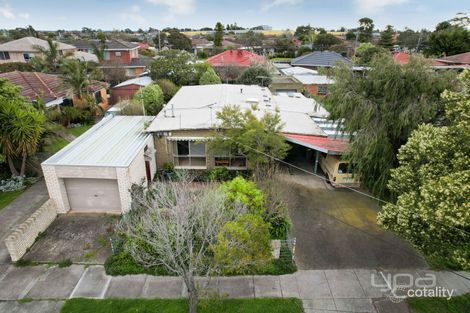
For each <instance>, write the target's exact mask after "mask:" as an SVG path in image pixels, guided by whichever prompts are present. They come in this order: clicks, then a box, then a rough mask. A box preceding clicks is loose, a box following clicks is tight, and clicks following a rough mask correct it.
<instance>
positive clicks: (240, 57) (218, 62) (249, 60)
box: [207, 49, 267, 68]
mask: <svg viewBox="0 0 470 313" xmlns="http://www.w3.org/2000/svg"><path fill="white" fill-rule="evenodd" d="M207 62H208V63H210V64H212V66H213V67H216V68H217V67H224V66H236V67H241V68H248V67H250V66H253V65H257V64H262V65H264V64H266V63H267V61H266V59H265V58H264V57H263V56H261V55H258V54H255V53H253V52H250V51H248V50H242V49H239V50H227V51H224V52H222V53H219V54H216V55H214V56H212V57H210V58H208V59H207Z"/></svg>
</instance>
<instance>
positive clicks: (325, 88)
mask: <svg viewBox="0 0 470 313" xmlns="http://www.w3.org/2000/svg"><path fill="white" fill-rule="evenodd" d="M327 93H328V86H327V85H320V86H318V94H319V95H326V94H327Z"/></svg>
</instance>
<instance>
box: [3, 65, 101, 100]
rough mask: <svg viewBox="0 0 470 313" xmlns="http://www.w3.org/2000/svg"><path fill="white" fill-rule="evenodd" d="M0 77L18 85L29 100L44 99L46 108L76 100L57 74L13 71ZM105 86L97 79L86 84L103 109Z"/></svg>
mask: <svg viewBox="0 0 470 313" xmlns="http://www.w3.org/2000/svg"><path fill="white" fill-rule="evenodd" d="M0 78H6V79H8V80H9V81H10V82H11V83H12V84H14V85H16V86H20V87H21V95H22V96H24V97H26V98H28V99H29V100H30V101H31V102H37V101H39V100H42V101H44V104H45V106H46V108H49V107H53V106H56V105H61V104H74V100H76V97H75V95H73V92H72V91H71V90H70V89H69V88H66V87H65V86H64V84H63V82H62V79H61V78H60V76H59V75H53V74H46V73H39V72H18V71H14V72H9V73H0ZM107 88H108V84H107V83H103V82H99V81H94V82H92V84H90V85H89V86H88V92H90V93H91V94H93V96H94V98H95V100H96V104H98V105H100V106H101V107H102V108H103V109H106V108H108V94H107V92H106V89H107ZM76 104H78V102H77V103H76Z"/></svg>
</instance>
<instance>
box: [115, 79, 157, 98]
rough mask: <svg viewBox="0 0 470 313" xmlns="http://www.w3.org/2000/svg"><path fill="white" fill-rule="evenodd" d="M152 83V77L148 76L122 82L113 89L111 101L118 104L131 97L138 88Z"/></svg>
mask: <svg viewBox="0 0 470 313" xmlns="http://www.w3.org/2000/svg"><path fill="white" fill-rule="evenodd" d="M151 83H152V79H151V78H150V77H148V76H143V77H138V78H133V79H129V80H126V81H124V82H122V83H120V84H118V85H116V86H114V87H113V88H112V89H111V103H112V104H116V103H118V102H119V101H121V100H127V99H131V98H132V97H133V96H134V94H135V93H136V92H137V90H139V89H140V88H142V87H145V86H148V85H150V84H151Z"/></svg>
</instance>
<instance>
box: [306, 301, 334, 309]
mask: <svg viewBox="0 0 470 313" xmlns="http://www.w3.org/2000/svg"><path fill="white" fill-rule="evenodd" d="M302 303H303V306H304V309H309V310H314V311H318V310H325V311H335V310H336V305H335V301H334V300H333V299H313V300H303V301H302Z"/></svg>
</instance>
